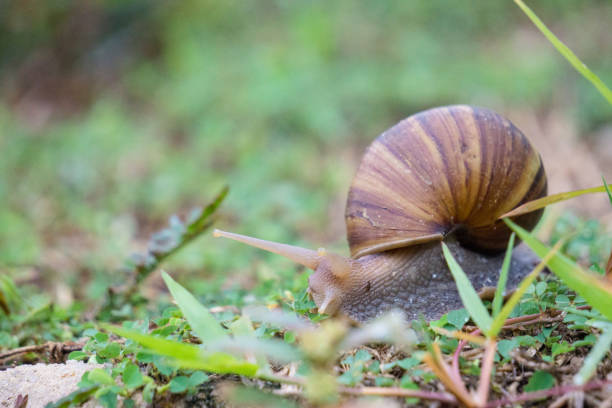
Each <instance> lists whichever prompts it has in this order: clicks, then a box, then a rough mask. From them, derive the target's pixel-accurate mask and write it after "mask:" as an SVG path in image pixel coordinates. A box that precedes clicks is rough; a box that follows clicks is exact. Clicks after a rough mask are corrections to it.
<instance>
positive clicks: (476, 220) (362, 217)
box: [346, 105, 546, 258]
mask: <svg viewBox="0 0 612 408" xmlns="http://www.w3.org/2000/svg"><path fill="white" fill-rule="evenodd" d="M545 194H546V175H545V172H544V168H543V166H542V161H541V159H540V156H539V154H538V153H537V152H536V151H535V150H534V148H533V146H532V145H531V143H530V142H529V140H528V139H527V138H526V137H525V136H524V135H523V134H522V133H521V131H520V130H519V129H517V128H516V127H515V126H514V125H513V124H512V123H511V122H510V121H509V120H507V119H505V118H503V117H502V116H500V115H498V114H497V113H495V112H493V111H491V110H488V109H483V108H475V107H471V106H464V105H456V106H447V107H440V108H434V109H430V110H427V111H424V112H421V113H417V114H415V115H413V116H410V117H409V118H407V119H404V120H403V121H401V122H399V123H398V124H397V125H395V126H393V127H392V128H391V129H389V130H387V131H386V132H384V133H383V134H382V135H380V136H379V137H378V138H377V139H376V140H375V141H374V142H373V143H372V144H371V145H370V146H369V147H368V149H367V151H366V153H365V155H364V157H363V159H362V161H361V164H360V166H359V169H358V171H357V174H356V175H355V178H354V179H353V183H352V184H351V188H350V191H349V195H348V200H347V206H346V225H347V235H348V241H349V246H350V249H351V255H352V256H353V258H358V257H361V256H363V255H367V254H372V253H376V252H381V251H386V250H390V249H394V248H401V247H406V246H411V245H415V244H420V243H425V242H430V241H436V240H442V239H444V237H445V236H447V235H448V234H450V233H454V234H455V235H456V237H457V239H458V241H459V243H460V244H462V245H464V246H466V247H469V248H475V249H478V250H480V251H485V252H494V251H499V250H503V249H504V248H505V246H506V245H507V239H508V237H509V235H510V231H509V230H508V228H507V227H506V226H505V224H504V223H503V222H501V221H499V220H498V219H497V218H498V217H499V216H500V215H502V214H504V213H506V212H508V211H510V210H512V209H513V208H515V207H516V206H518V205H520V204H522V203H523V202H526V201H530V200H534V199H536V198H539V197H542V196H544V195H545ZM540 216H541V211H539V212H534V213H529V214H525V215H523V216H520V217H517V218H516V219H515V222H517V223H518V224H519V225H522V226H523V227H524V228H528V229H531V228H533V227H534V226H535V224H536V223H537V221H538V220H539V218H540Z"/></svg>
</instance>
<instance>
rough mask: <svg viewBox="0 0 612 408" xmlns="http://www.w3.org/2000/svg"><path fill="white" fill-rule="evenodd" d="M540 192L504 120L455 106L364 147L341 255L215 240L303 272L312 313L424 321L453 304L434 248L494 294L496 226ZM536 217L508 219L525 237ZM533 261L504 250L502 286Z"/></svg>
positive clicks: (525, 144)
mask: <svg viewBox="0 0 612 408" xmlns="http://www.w3.org/2000/svg"><path fill="white" fill-rule="evenodd" d="M545 194H546V175H545V172H544V168H543V166H542V162H541V159H540V156H539V155H538V153H537V152H536V151H535V149H534V148H533V146H532V145H531V143H530V142H529V140H528V139H527V138H526V137H525V136H524V135H523V134H522V133H521V132H520V130H518V129H517V128H516V127H515V126H514V125H513V124H512V123H511V122H510V121H508V120H507V119H505V118H503V117H501V116H500V115H498V114H496V113H495V112H493V111H491V110H488V109H483V108H475V107H470V106H464V105H454V106H447V107H440V108H433V109H430V110H427V111H424V112H420V113H417V114H415V115H413V116H410V117H408V118H407V119H404V120H403V121H401V122H399V123H398V124H396V125H395V126H393V127H392V128H390V129H389V130H387V131H386V132H384V133H382V134H381V135H380V136H379V137H378V138H376V139H375V140H374V142H372V144H371V145H370V146H369V147H368V149H367V150H366V153H365V154H364V156H363V159H362V161H361V164H360V166H359V168H358V170H357V173H356V175H355V177H354V179H353V182H352V184H351V188H350V190H349V194H348V198H347V205H346V214H345V219H346V225H347V237H348V242H349V247H350V251H351V257H350V258H348V257H343V256H340V255H337V254H333V253H328V252H326V251H325V250H323V249H320V250H318V251H312V250H308V249H303V248H299V247H294V246H290V245H285V244H278V243H273V242H269V241H264V240H259V239H256V238H250V237H246V236H242V235H238V234H232V233H228V232H223V231H218V230H216V231H215V235H216V236H225V237H228V238H232V239H235V240H238V241H241V242H244V243H247V244H249V245H252V246H256V247H259V248H262V249H265V250H268V251H271V252H275V253H278V254H281V255H284V256H286V257H288V258H290V259H292V260H294V261H296V262H298V263H300V264H303V265H305V266H307V267H309V268H311V269H313V270H314V271H315V272H314V273H313V274H312V275H311V276H310V278H309V289H310V293H311V296H312V297H313V300H314V301H315V303H316V305H317V306H318V308H319V311H320V312H321V313H330V314H331V313H335V312H337V311H342V312H343V313H345V314H347V315H348V316H350V317H351V318H353V319H354V320H357V321H365V320H368V319H371V318H373V317H375V316H377V315H379V314H381V313H383V312H385V311H387V310H390V309H394V308H396V309H402V310H403V311H404V312H405V313H406V315H407V317H408V318H417V317H419V316H420V315H423V316H424V317H425V318H427V319H435V318H437V317H439V316H440V315H442V314H443V313H446V312H447V311H449V310H452V309H455V308H459V307H461V300H460V298H459V295H458V292H457V289H456V286H455V283H454V281H453V279H452V275H451V274H450V271H449V270H448V267H447V265H446V262H445V260H444V258H443V256H442V251H441V245H440V242H441V241H444V242H445V243H447V245H448V246H449V248H450V249H451V252H452V253H453V255H454V256H455V258H457V260H458V262H459V264H460V265H461V266H462V267H463V269H464V271H465V272H466V274H467V275H468V277H469V278H470V281H471V282H472V284H473V285H474V286H475V288H476V289H477V290H481V289H484V288H487V287H492V286H495V285H496V282H497V277H498V275H499V271H500V268H501V263H502V261H503V253H502V252H503V250H504V249H505V247H506V246H507V242H508V239H509V236H510V233H511V231H510V230H509V229H508V228H507V227H506V225H505V224H504V223H503V222H502V221H500V220H498V218H499V217H500V216H501V215H502V214H504V213H506V212H508V211H510V210H512V209H513V208H515V207H517V206H518V205H521V204H522V203H524V202H527V201H530V200H534V199H537V198H539V197H542V196H544V195H545ZM540 216H541V211H535V212H532V213H528V214H524V215H521V216H518V217H516V218H515V219H514V222H516V223H517V224H519V225H521V226H522V227H523V228H526V229H531V228H533V227H534V226H535V224H536V223H537V222H538V220H539V218H540ZM536 261H537V259H536V258H535V256H534V255H533V254H531V253H530V252H529V251H528V250H527V249H526V248H524V247H523V246H522V245H520V246H518V247H517V248H516V249H515V251H514V252H513V259H512V263H511V269H510V274H509V281H508V287H509V288H512V287H514V286H516V284H517V283H518V282H519V281H520V280H521V279H522V278H523V277H524V276H525V275H526V274H527V273H528V272H529V271H530V270H531V269H532V268H533V266H534V263H535V262H536Z"/></svg>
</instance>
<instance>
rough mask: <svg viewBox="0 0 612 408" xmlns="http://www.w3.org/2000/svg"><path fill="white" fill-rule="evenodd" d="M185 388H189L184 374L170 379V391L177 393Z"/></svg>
mask: <svg viewBox="0 0 612 408" xmlns="http://www.w3.org/2000/svg"><path fill="white" fill-rule="evenodd" d="M187 388H189V379H188V378H187V377H185V376H184V375H179V376H177V377H174V378H173V379H172V380H171V381H170V392H173V393H175V394H178V393H181V392H185V390H186V389H187Z"/></svg>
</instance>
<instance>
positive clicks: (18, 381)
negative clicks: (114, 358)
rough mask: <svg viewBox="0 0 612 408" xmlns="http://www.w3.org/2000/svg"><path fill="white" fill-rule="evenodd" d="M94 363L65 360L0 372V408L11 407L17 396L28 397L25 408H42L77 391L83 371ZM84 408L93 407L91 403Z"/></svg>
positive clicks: (93, 366)
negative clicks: (61, 362) (60, 362)
mask: <svg viewBox="0 0 612 408" xmlns="http://www.w3.org/2000/svg"><path fill="white" fill-rule="evenodd" d="M96 367H102V365H98V364H86V363H83V362H81V361H75V360H68V361H67V362H66V364H35V365H20V366H17V367H15V368H9V369H8V370H4V371H0V408H5V407H10V408H13V407H14V406H15V400H16V399H17V396H18V395H19V394H22V395H27V396H28V405H27V406H28V408H39V407H41V408H42V407H44V406H45V405H46V404H47V403H49V402H54V401H57V400H59V399H60V398H62V397H65V396H66V395H68V394H70V393H71V392H73V391H76V390H77V388H78V387H77V384H78V383H79V381H80V380H81V376H82V375H83V373H85V372H86V371H89V370H92V369H94V368H96ZM84 406H85V407H96V406H97V405H96V404H95V403H93V402H89V403H87V404H85V405H84Z"/></svg>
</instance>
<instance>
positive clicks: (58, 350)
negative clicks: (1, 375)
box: [0, 341, 85, 363]
mask: <svg viewBox="0 0 612 408" xmlns="http://www.w3.org/2000/svg"><path fill="white" fill-rule="evenodd" d="M84 345H85V343H84V342H83V343H74V342H67V343H54V342H51V341H49V342H47V343H45V344H38V345H33V346H24V347H19V348H15V349H12V350H8V351H5V352H4V353H0V363H4V362H5V361H6V360H8V359H10V358H15V357H17V356H20V355H23V354H27V353H43V352H48V353H49V355H50V357H51V359H52V360H54V361H62V360H63V357H64V355H66V354H69V353H71V352H73V351H77V350H81V349H82V348H83V346H84Z"/></svg>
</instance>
